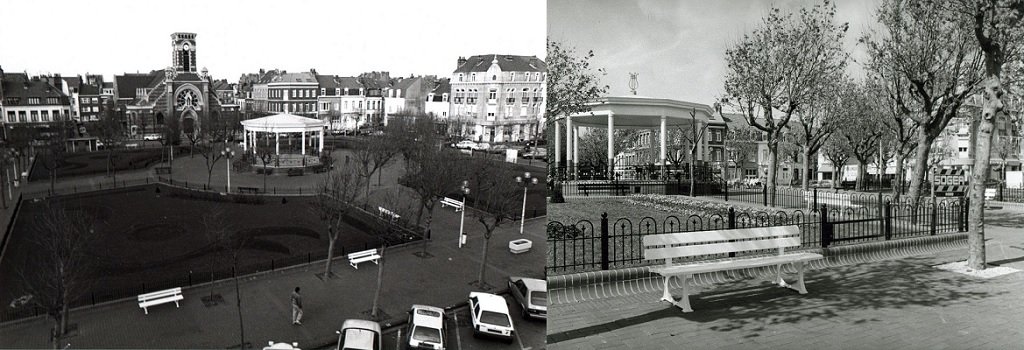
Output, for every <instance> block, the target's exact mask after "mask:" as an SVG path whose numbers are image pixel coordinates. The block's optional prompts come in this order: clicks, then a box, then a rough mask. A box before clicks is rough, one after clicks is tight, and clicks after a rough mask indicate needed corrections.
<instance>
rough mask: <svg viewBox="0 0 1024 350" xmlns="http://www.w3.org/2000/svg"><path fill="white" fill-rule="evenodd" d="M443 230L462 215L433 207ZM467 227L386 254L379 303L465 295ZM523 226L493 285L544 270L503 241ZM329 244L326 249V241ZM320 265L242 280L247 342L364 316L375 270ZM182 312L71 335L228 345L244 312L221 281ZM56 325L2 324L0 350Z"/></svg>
mask: <svg viewBox="0 0 1024 350" xmlns="http://www.w3.org/2000/svg"><path fill="white" fill-rule="evenodd" d="M435 216H436V217H437V219H435V223H436V224H437V226H435V227H438V228H441V227H451V223H454V224H455V225H456V226H455V227H458V226H457V225H458V219H459V217H458V216H457V215H455V213H454V212H453V211H452V210H451V209H447V210H436V211H435ZM544 223H545V222H544V220H531V221H527V224H526V232H527V234H526V237H527V238H529V239H531V240H534V241H535V242H543V239H544V233H543V232H544V231H543V228H544ZM466 227H467V232H469V233H470V237H469V240H468V242H467V245H466V246H464V247H463V248H462V249H459V248H457V244H458V243H457V242H458V241H457V239H458V237H457V236H458V232H457V231H452V230H448V229H435V230H434V232H433V234H434V241H433V242H430V243H428V248H427V251H428V252H429V253H430V254H432V255H433V257H430V258H425V259H424V258H420V257H417V256H416V255H414V254H413V253H415V252H418V251H420V250H421V249H422V248H421V245H420V244H413V245H410V246H405V247H401V248H395V249H394V250H389V251H386V252H385V254H384V259H382V263H383V264H385V265H384V266H385V267H384V283H383V291H382V293H381V300H380V305H381V308H382V311H383V312H384V313H385V314H387V315H388V316H390V318H391V320H404V319H405V317H406V315H405V312H406V310H407V308H408V307H409V305H411V304H413V303H422V304H428V305H436V306H441V307H447V306H453V305H456V304H459V303H462V302H465V300H466V298H467V296H468V294H469V292H470V291H472V290H475V288H474V287H472V286H471V285H470V283H471V282H473V281H475V280H476V279H477V274H478V272H479V267H480V259H481V254H482V252H481V248H482V247H483V245H482V242H483V239H482V236H481V235H480V234H479V232H480V231H481V228H480V226H479V224H478V223H476V222H475V221H472V222H471V221H470V220H469V218H467V220H466ZM518 229H519V227H518V225H512V224H507V225H505V226H504V227H501V228H499V229H498V231H497V232H495V233H494V236H492V239H491V242H490V245H489V249H490V250H489V255H488V270H487V282H488V283H489V284H491V285H493V286H495V287H496V288H494V289H492V290H491V292H497V291H500V290H502V289H504V288H505V287H504V285H505V283H506V282H505V281H507V276H509V275H523V276H530V277H536V278H542V277H543V271H544V251H543V249H534V250H532V251H530V252H527V253H524V254H520V255H513V254H511V253H509V251H508V249H507V246H508V241H509V240H511V239H516V238H520V237H521V236H520V235H519V233H518ZM325 249H326V247H325ZM322 269H323V263H322V262H321V263H314V264H312V265H304V266H301V267H297V268H294V269H291V270H286V271H283V272H274V273H270V274H266V275H261V276H257V277H251V278H247V279H246V280H245V281H243V282H241V293H242V307H243V318H244V322H245V334H246V341H247V342H248V343H250V344H251V345H253V346H262V345H263V344H266V342H267V341H271V340H273V341H284V342H298V343H299V345H300V347H302V348H312V347H314V346H322V345H324V344H327V343H329V342H331V341H333V340H334V339H335V338H334V337H335V334H334V331H335V330H337V329H339V328H340V327H341V323H342V321H344V320H345V319H348V318H367V317H368V316H367V314H366V312H368V311H369V310H370V308H371V305H372V302H373V293H374V288H375V286H376V276H377V269H376V266H375V265H373V264H371V263H363V264H361V265H360V268H359V269H358V270H356V269H353V268H352V267H351V266H348V264H347V260H344V259H340V260H337V261H336V262H335V264H334V266H333V270H334V272H335V273H336V274H337V275H338V276H337V277H336V278H333V279H330V280H327V281H321V280H320V279H319V278H317V277H315V276H314V274H315V273H318V272H321V270H322ZM296 286H299V287H302V294H303V296H304V306H305V310H304V311H305V316H304V317H303V325H302V326H292V325H291V324H290V317H291V306H290V304H289V299H288V296H289V293H290V292H291V290H292V289H294V288H295V287H296ZM211 288H212V290H213V291H214V293H217V294H220V295H221V296H223V298H224V302H223V303H221V304H219V305H216V306H212V307H206V306H204V305H203V303H202V301H201V300H200V298H201V297H203V296H204V295H208V294H209V293H210V291H211ZM184 296H185V300H184V301H183V302H182V304H181V308H180V309H175V308H174V306H169V305H160V306H156V307H152V308H150V310H149V311H150V314H149V315H144V314H143V311H142V310H141V309H140V308H139V307H138V303H137V302H136V301H135V300H124V301H119V302H112V303H109V304H105V305H98V306H96V307H91V308H83V309H80V310H74V311H73V312H72V323H77V324H78V334H77V335H76V336H74V337H71V338H70V339H69V342H70V343H71V345H72V347H73V348H97V347H100V348H227V347H232V346H235V347H237V346H238V344H239V336H238V332H239V327H238V314H237V311H236V308H235V304H234V301H235V293H234V285H233V284H232V283H231V282H230V281H227V282H221V283H218V284H216V285H214V286H212V287H210V286H199V287H195V288H189V289H186V290H184ZM50 327H51V322H50V321H49V320H48V319H45V318H35V319H30V320H25V321H20V322H14V323H11V324H7V325H4V326H2V327H0V347H2V348H45V347H50V346H51V345H50V344H49V342H48V334H49V328H50Z"/></svg>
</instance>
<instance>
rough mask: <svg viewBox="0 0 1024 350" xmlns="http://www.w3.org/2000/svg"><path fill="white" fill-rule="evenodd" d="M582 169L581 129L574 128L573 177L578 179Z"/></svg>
mask: <svg viewBox="0 0 1024 350" xmlns="http://www.w3.org/2000/svg"><path fill="white" fill-rule="evenodd" d="M579 167H580V127H578V126H574V127H572V177H573V178H574V179H575V178H578V176H577V175H579Z"/></svg>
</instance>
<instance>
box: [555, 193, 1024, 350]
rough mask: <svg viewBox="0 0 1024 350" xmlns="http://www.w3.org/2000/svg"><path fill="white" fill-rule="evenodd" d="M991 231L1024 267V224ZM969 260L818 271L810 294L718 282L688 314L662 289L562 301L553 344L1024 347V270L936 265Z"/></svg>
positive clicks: (946, 257) (1002, 253)
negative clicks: (982, 272)
mask: <svg viewBox="0 0 1024 350" xmlns="http://www.w3.org/2000/svg"><path fill="white" fill-rule="evenodd" d="M991 214H992V216H993V217H1007V216H1008V217H1019V215H1024V213H1020V212H1017V213H1000V212H993V213H991ZM987 238H988V239H989V240H988V242H987V251H988V261H989V262H990V263H992V264H1000V265H1002V266H1010V267H1015V268H1017V269H1021V270H1024V234H1022V232H1021V231H1020V230H1019V228H1009V227H995V226H990V227H989V228H988V234H987ZM965 258H966V249H963V250H956V251H945V252H940V253H936V254H928V255H925V256H918V257H913V258H905V259H896V260H882V261H876V262H870V263H864V264H857V265H851V266H842V267H837V268H833V269H830V270H819V271H812V272H810V273H809V274H808V277H807V289H808V291H809V293H808V294H806V295H799V294H795V293H792V292H791V291H790V290H788V289H783V288H777V287H771V286H769V285H768V284H765V283H763V282H762V281H754V280H747V281H743V282H739V283H730V284H724V285H716V286H714V287H711V288H708V289H705V290H704V291H703V292H701V293H700V294H699V295H697V296H695V297H691V302H692V303H693V308H694V310H695V311H694V312H692V313H685V314H684V313H682V312H681V311H680V310H679V309H678V308H676V307H674V306H671V305H668V304H666V303H662V302H659V301H658V298H659V297H660V295H658V293H644V294H638V295H632V296H628V297H616V298H607V299H602V300H593V301H587V302H582V303H575V304H559V305H553V306H552V307H551V312H550V313H549V314H550V315H551V317H552V318H551V319H549V320H548V343H549V344H548V346H549V348H551V349H624V348H638V349H639V348H642V349H680V348H693V349H752V348H758V349H761V348H807V349H833V348H835V349H1024V326H1022V324H1024V323H1022V322H1024V272H1017V273H1013V274H1010V275H1005V276H1000V277H995V278H992V279H978V278H973V277H968V276H965V275H960V274H956V273H952V272H947V271H942V270H938V269H935V268H934V267H932V266H934V265H938V264H942V263H946V262H951V261H958V260H960V261H962V260H964V259H965ZM676 294H678V292H677V293H676Z"/></svg>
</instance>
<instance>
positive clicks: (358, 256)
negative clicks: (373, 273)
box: [348, 248, 380, 270]
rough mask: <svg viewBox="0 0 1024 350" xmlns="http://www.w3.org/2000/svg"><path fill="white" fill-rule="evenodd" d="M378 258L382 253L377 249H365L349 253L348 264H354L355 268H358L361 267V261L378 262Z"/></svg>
mask: <svg viewBox="0 0 1024 350" xmlns="http://www.w3.org/2000/svg"><path fill="white" fill-rule="evenodd" d="M377 259H380V254H377V249H376V248H375V249H370V250H364V251H361V252H355V253H352V254H349V255H348V264H349V265H352V267H354V268H356V270H358V269H359V263H361V262H367V261H373V263H374V264H376V263H377Z"/></svg>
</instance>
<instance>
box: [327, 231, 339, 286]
mask: <svg viewBox="0 0 1024 350" xmlns="http://www.w3.org/2000/svg"><path fill="white" fill-rule="evenodd" d="M327 234H328V235H330V237H331V241H330V242H328V244H327V263H326V264H324V265H325V267H324V279H325V280H326V279H328V278H331V261H333V260H334V242H335V241H337V240H338V234H337V232H334V229H328V231H327Z"/></svg>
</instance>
